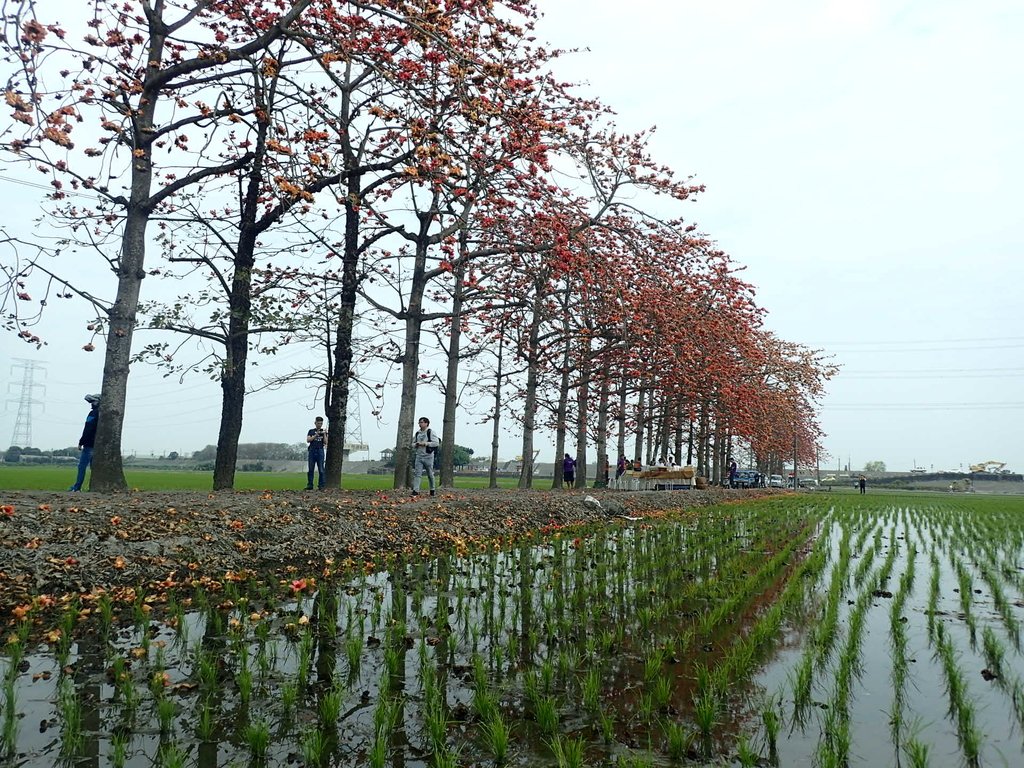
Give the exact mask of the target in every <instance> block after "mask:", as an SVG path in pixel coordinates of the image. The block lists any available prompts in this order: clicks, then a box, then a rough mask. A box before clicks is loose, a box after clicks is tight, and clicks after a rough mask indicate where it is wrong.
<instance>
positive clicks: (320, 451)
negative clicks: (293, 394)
mask: <svg viewBox="0 0 1024 768" xmlns="http://www.w3.org/2000/svg"><path fill="white" fill-rule="evenodd" d="M326 449H327V433H326V432H324V417H323V416H317V417H316V419H314V420H313V428H312V429H311V430H309V431H308V432H307V433H306V450H307V452H308V454H309V455H308V457H307V461H306V463H307V471H306V490H307V491H312V490H313V470H314V469H315V470H316V471H317V473H318V474H319V477H318V481H319V484H318V485H317V487H318V488H319V489H320V490H321V491H322V490H323V489H324V483H325V480H324V454H325V453H326Z"/></svg>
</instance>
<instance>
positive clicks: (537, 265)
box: [0, 0, 835, 490]
mask: <svg viewBox="0 0 1024 768" xmlns="http://www.w3.org/2000/svg"><path fill="white" fill-rule="evenodd" d="M82 5H83V6H87V10H88V13H87V14H86V15H84V16H83V18H82V22H81V23H82V27H81V29H76V28H75V26H74V21H73V20H72V21H67V22H65V23H64V24H63V25H62V24H61V23H58V22H57V21H55V20H53V19H41V18H39V17H38V15H37V7H36V4H35V3H34V2H32V0H24V1H23V2H20V3H16V4H12V5H11V6H10V7H9V8H5V16H4V25H5V27H4V37H3V41H2V47H3V50H4V51H5V53H6V55H7V58H6V62H7V64H8V67H9V72H8V81H7V82H8V85H7V90H6V101H7V104H8V106H9V107H10V110H11V112H10V117H11V121H10V123H9V124H8V126H7V127H6V128H5V130H4V133H3V142H2V143H0V151H2V152H4V153H5V154H6V155H7V156H8V158H9V159H12V160H13V161H15V162H18V163H22V164H24V165H25V166H26V167H28V168H31V169H33V170H36V171H38V172H39V173H41V174H45V175H46V177H47V179H48V182H49V184H50V185H51V187H52V191H51V193H50V195H49V206H48V211H47V221H48V223H49V224H50V225H51V226H56V227H58V228H59V230H60V234H59V239H58V240H56V241H46V240H44V239H40V238H39V237H33V238H28V237H26V236H24V235H21V236H15V235H14V234H10V233H9V236H8V237H7V240H6V243H7V245H8V248H9V251H8V252H9V253H10V254H11V255H12V259H11V263H10V264H7V263H5V264H4V266H3V268H4V269H5V271H6V276H7V278H8V286H7V291H6V293H5V295H4V298H3V304H2V307H3V312H4V323H5V325H6V327H7V328H8V329H10V330H12V331H14V332H15V333H18V334H20V335H21V336H22V338H24V339H25V340H26V341H27V342H29V343H33V344H40V343H42V342H41V339H40V337H39V336H37V335H36V333H35V332H34V330H33V326H34V324H35V323H36V322H38V321H39V320H40V318H41V316H42V313H43V309H44V307H45V306H46V305H47V303H48V302H49V301H50V300H51V299H53V298H63V299H73V298H75V297H78V298H80V299H84V300H85V301H86V302H88V305H89V306H90V307H91V308H92V310H93V315H94V316H93V317H91V321H90V322H89V324H88V332H89V333H90V338H89V339H88V341H87V343H86V344H85V348H86V349H87V350H92V349H93V346H94V340H95V339H96V338H99V337H102V338H103V339H104V347H103V349H104V355H105V362H104V372H103V387H102V391H103V418H102V419H101V420H100V426H99V432H98V435H97V444H96V452H95V456H94V468H93V479H92V487H93V489H96V490H118V489H123V488H125V487H126V485H125V481H124V473H123V467H122V459H121V431H122V427H123V421H124V404H125V397H126V392H127V386H128V378H129V372H130V368H131V365H132V364H133V363H136V362H139V361H149V362H155V363H157V364H160V365H164V366H166V367H168V368H169V369H171V370H174V371H176V372H178V373H180V374H184V373H186V372H189V371H194V372H201V373H206V374H208V375H211V376H214V377H216V378H217V380H218V381H219V382H220V385H221V390H222V405H221V419H220V431H219V436H218V442H217V450H216V457H215V469H214V481H213V484H214V488H215V489H222V488H230V487H231V486H232V484H233V479H234V472H235V464H236V461H237V459H238V458H239V456H238V437H239V434H240V431H241V425H242V416H243V407H244V401H245V395H246V392H247V387H249V386H251V385H249V384H247V379H246V374H247V372H248V369H249V367H250V366H251V365H252V364H253V363H254V362H258V360H259V359H260V358H261V357H265V356H268V355H272V354H274V353H276V352H277V351H278V350H279V349H280V348H281V347H282V346H283V345H292V346H294V345H304V346H307V347H308V348H309V350H310V353H309V356H308V359H307V362H306V364H304V365H302V366H301V367H299V368H297V369H295V370H293V371H291V372H289V373H287V374H285V375H280V376H277V377H276V378H274V379H273V380H271V381H270V382H269V384H270V385H274V386H276V385H283V384H284V383H286V382H287V381H290V380H294V379H308V380H312V381H315V382H317V383H318V385H319V387H320V392H321V393H322V396H323V399H324V412H325V414H326V416H327V419H328V423H329V427H330V440H329V442H328V456H327V483H328V485H329V486H331V487H337V486H339V485H340V483H341V470H342V458H343V456H342V447H343V445H344V442H345V434H346V404H347V402H348V399H349V397H350V390H352V389H353V388H356V389H358V390H359V391H362V392H364V393H366V394H367V395H368V396H370V397H373V398H377V399H378V400H379V398H380V397H381V392H382V391H383V389H384V382H383V381H381V380H379V379H378V380H373V379H372V378H369V377H364V376H362V375H360V373H359V372H360V371H361V370H375V369H377V368H379V367H380V364H383V365H384V366H385V367H386V369H387V371H388V374H387V375H388V376H391V375H394V376H395V377H396V378H397V379H398V380H399V381H400V404H399V408H398V421H397V427H396V437H395V460H396V461H395V476H394V482H395V486H396V487H400V486H401V485H403V484H404V483H405V482H406V473H407V468H408V466H409V458H410V450H411V449H410V445H409V439H408V437H409V435H411V434H412V431H413V425H414V419H415V416H416V413H415V404H416V392H417V387H418V386H422V385H424V384H429V385H432V386H436V387H438V388H439V389H440V391H441V392H442V393H443V395H444V398H445V400H444V402H445V407H444V414H443V423H442V451H441V482H442V484H450V483H451V481H452V475H453V468H454V461H453V460H454V456H453V451H452V450H451V449H450V448H449V446H455V445H456V442H455V437H456V436H455V424H456V413H457V412H458V410H459V409H460V408H467V407H468V403H470V402H476V403H478V404H480V405H479V406H478V408H479V410H481V411H482V417H483V418H486V419H488V420H490V422H491V423H492V425H493V438H492V445H491V459H492V460H491V468H492V477H494V476H495V475H496V467H497V454H498V442H499V434H500V429H501V427H502V423H503V420H508V419H513V420H515V422H516V423H517V426H518V428H519V430H520V431H521V434H522V443H521V454H522V455H523V456H524V457H530V456H533V455H534V447H533V440H534V435H535V432H536V430H537V429H540V428H546V429H551V430H553V432H554V434H555V439H556V453H555V455H556V456H561V454H562V453H563V452H571V453H575V455H576V456H577V459H578V461H579V464H580V466H581V467H582V466H585V465H586V463H587V454H588V452H589V451H591V450H594V451H596V458H597V461H598V465H599V466H604V463H605V462H607V461H608V460H609V457H610V456H611V455H612V453H618V454H623V455H626V451H627V444H628V445H630V447H631V449H632V452H633V454H634V457H635V458H637V459H640V460H641V461H644V460H646V462H647V463H650V461H651V460H653V459H654V458H656V457H658V456H662V455H665V454H667V453H670V452H671V453H673V454H674V455H675V456H677V457H681V456H682V455H683V454H684V452H685V453H686V454H687V455H688V459H689V460H690V461H691V462H693V463H696V464H697V466H698V469H699V470H700V471H701V473H702V474H707V475H712V476H720V474H721V468H722V466H724V464H725V461H726V459H727V457H728V455H729V454H730V451H731V450H732V449H733V447H734V446H737V445H740V444H742V445H743V446H744V447H746V448H748V449H749V450H750V451H752V452H753V454H754V455H756V457H757V462H758V464H759V466H762V468H763V469H765V470H768V469H775V468H777V467H778V466H780V465H781V462H782V460H783V457H792V456H793V455H794V451H795V452H796V454H797V456H798V457H800V458H801V459H802V460H809V459H810V458H811V457H813V456H814V453H815V450H816V443H817V440H818V438H819V433H818V430H817V426H816V424H815V422H814V417H813V404H814V401H815V399H816V398H817V397H818V396H819V395H820V394H821V392H822V388H823V386H824V383H825V382H826V381H827V380H828V378H829V377H830V376H832V375H833V374H834V372H835V371H834V368H833V367H832V366H831V365H830V364H829V363H828V362H827V361H826V360H824V359H823V358H822V356H821V354H820V353H819V352H817V351H815V350H809V349H806V348H803V347H801V346H799V345H797V344H794V343H791V342H785V341H783V340H780V339H778V338H776V337H775V336H773V335H772V334H771V333H769V332H767V331H766V330H765V329H764V328H763V327H762V320H763V310H762V309H761V308H759V307H758V306H757V305H756V303H755V301H754V291H753V288H752V286H750V285H748V284H746V283H745V282H743V281H742V280H741V279H740V278H739V277H738V268H737V266H736V265H735V264H734V263H733V262H732V261H731V260H730V259H729V257H728V256H727V255H726V254H724V253H722V252H721V251H720V250H719V249H717V247H716V246H715V245H714V243H713V242H712V241H711V240H710V239H709V238H707V237H706V236H705V235H703V234H701V233H699V232H698V231H697V229H696V228H695V226H694V225H692V224H688V223H686V222H684V220H683V218H682V215H681V213H682V208H681V206H682V205H684V204H685V202H686V201H688V200H689V199H691V198H692V197H693V196H694V195H695V194H696V193H697V192H699V191H700V187H699V186H697V185H695V184H694V183H693V182H692V180H690V179H684V180H679V179H677V178H675V176H674V174H673V173H672V171H671V169H668V168H666V167H664V166H662V165H660V164H659V163H657V162H656V160H655V159H653V158H652V157H651V156H650V153H649V151H648V144H649V140H650V135H649V133H646V132H644V133H639V134H629V133H623V132H621V131H619V130H618V129H617V128H616V126H615V124H614V122H613V121H612V118H611V115H610V112H609V110H608V109H607V108H606V107H605V106H604V105H602V104H600V103H598V102H595V101H593V100H588V99H584V98H581V97H580V96H579V95H578V94H577V93H576V91H575V89H574V88H573V87H572V86H571V85H568V84H565V83H562V82H560V81H559V80H558V79H557V77H556V76H555V74H554V71H555V69H556V67H557V59H558V58H559V56H561V55H562V52H560V51H558V50H556V49H551V48H548V47H545V46H543V45H540V44H538V43H537V42H536V40H535V39H534V38H533V36H532V23H533V20H534V18H535V16H536V8H535V7H534V6H533V5H532V4H531V3H529V2H518V1H517V0H503V2H496V1H495V0H463V1H462V2H459V3H448V4H435V3H434V2H431V0H374V1H372V2H369V1H368V2H362V1H358V2H354V1H351V0H289V1H287V2H267V1H266V0H246V1H245V2H243V1H242V0H196V1H195V2H194V3H192V4H190V6H189V7H188V8H181V7H179V6H178V4H172V3H167V2H165V0H127V1H125V0H122V1H121V2H117V3H113V2H108V0H89V2H88V3H83V4H82ZM62 13H64V11H63V10H62ZM62 18H66V15H65V16H64V17H62ZM655 214H657V215H655ZM87 251H88V252H90V253H91V254H93V255H94V256H96V257H99V258H101V259H102V263H104V264H105V265H106V266H107V267H108V268H109V272H110V274H111V275H112V281H113V282H112V287H113V285H114V284H116V290H115V291H113V294H112V298H110V299H107V298H104V296H105V295H106V294H105V293H104V292H103V290H102V289H95V288H92V287H90V285H89V284H87V283H83V282H82V280H81V277H80V276H81V274H82V271H81V260H82V259H83V258H84V255H83V254H85V253H86V252H87ZM154 252H155V254H154ZM147 277H148V278H151V279H157V280H162V281H163V283H164V291H162V293H164V294H167V292H168V290H171V291H172V292H173V295H174V298H173V299H172V300H170V301H166V300H163V299H159V298H158V297H157V296H156V295H153V296H150V297H143V295H142V284H143V280H144V279H146V278H147ZM154 293H157V292H154ZM139 328H143V329H147V330H154V331H159V332H160V333H161V335H160V336H159V337H158V340H157V341H155V342H153V343H147V344H144V345H141V346H137V345H136V346H133V341H134V338H135V331H136V330H137V329H139ZM196 341H198V344H194V343H192V342H196ZM422 348H429V349H435V350H438V351H439V353H440V354H441V356H442V357H443V360H444V361H445V362H444V363H443V364H442V365H441V366H439V367H438V368H437V370H433V371H427V370H424V366H423V364H422V363H421V349H422ZM196 349H199V350H201V355H198V356H197V355H195V350H196ZM204 355H205V356H204ZM251 356H252V358H251ZM373 363H376V364H377V365H376V367H374V366H373V365H372V364H373ZM612 441H614V442H612ZM684 444H685V446H686V448H685V451H684V447H683V446H684ZM532 466H533V462H531V461H524V462H523V467H524V469H523V473H522V476H521V478H520V485H521V486H522V487H529V486H530V485H531V483H532ZM556 466H557V462H556ZM557 474H558V473H557V471H556V475H557ZM586 480H587V478H586V477H585V476H584V474H583V473H580V476H579V478H578V480H577V482H578V483H580V484H584V483H585V482H586ZM560 481H561V478H560V477H557V476H556V478H555V482H556V483H560Z"/></svg>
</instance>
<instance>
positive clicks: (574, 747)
mask: <svg viewBox="0 0 1024 768" xmlns="http://www.w3.org/2000/svg"><path fill="white" fill-rule="evenodd" d="M548 745H549V746H550V747H551V752H552V753H553V754H554V756H555V762H556V763H557V764H558V768H583V766H584V765H585V760H584V757H585V755H584V743H583V737H582V736H579V737H576V738H572V737H569V736H556V737H555V738H553V739H552V740H551V741H550V742H548Z"/></svg>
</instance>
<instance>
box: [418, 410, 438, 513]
mask: <svg viewBox="0 0 1024 768" xmlns="http://www.w3.org/2000/svg"><path fill="white" fill-rule="evenodd" d="M417 424H418V425H419V429H418V430H416V434H415V435H413V436H412V447H413V454H412V495H413V496H419V495H420V486H421V485H422V484H423V472H424V471H426V473H427V485H429V486H430V495H431V496H433V495H434V494H435V493H436V489H435V488H434V454H435V453H437V446H438V445H440V441H439V440H438V439H437V435H435V434H434V432H433V430H432V429H431V428H430V419H428V418H427V417H426V416H420V419H419V421H418V422H417Z"/></svg>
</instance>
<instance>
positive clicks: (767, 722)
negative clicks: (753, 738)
mask: <svg viewBox="0 0 1024 768" xmlns="http://www.w3.org/2000/svg"><path fill="white" fill-rule="evenodd" d="M779 706H780V700H779V697H775V696H772V697H771V698H769V699H768V700H767V701H766V702H765V703H764V704H763V705H762V707H761V726H762V727H763V728H764V739H765V745H766V746H767V747H768V759H769V760H770V761H771V762H773V763H774V762H777V761H778V755H779V731H780V730H781V728H782V717H781V716H780V715H779Z"/></svg>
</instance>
